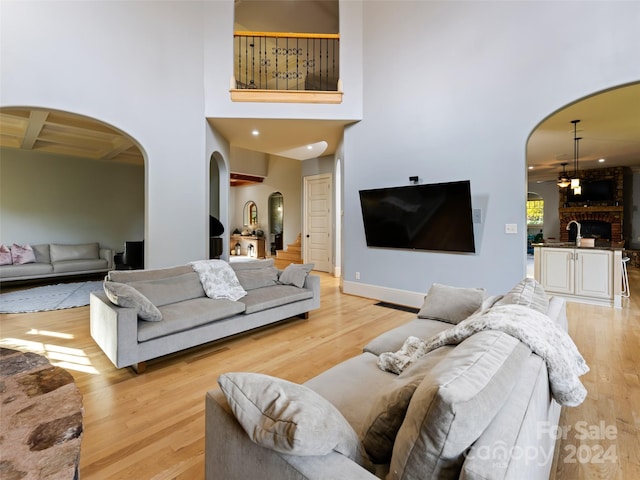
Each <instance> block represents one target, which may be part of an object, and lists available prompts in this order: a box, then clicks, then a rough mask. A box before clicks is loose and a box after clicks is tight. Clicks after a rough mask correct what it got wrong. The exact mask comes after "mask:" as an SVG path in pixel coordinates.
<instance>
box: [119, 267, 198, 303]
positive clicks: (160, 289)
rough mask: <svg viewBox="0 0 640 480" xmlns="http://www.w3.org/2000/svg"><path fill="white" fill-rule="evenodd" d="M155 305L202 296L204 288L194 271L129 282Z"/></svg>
mask: <svg viewBox="0 0 640 480" xmlns="http://www.w3.org/2000/svg"><path fill="white" fill-rule="evenodd" d="M129 285H131V286H132V287H133V288H135V289H136V290H138V291H139V292H140V293H141V294H142V295H144V296H145V297H147V298H148V299H149V301H150V302H151V303H153V304H154V305H155V306H156V307H162V306H163V305H169V304H170V303H176V302H182V301H184V300H191V299H193V298H199V297H204V296H205V293H204V289H203V288H202V283H200V278H199V277H198V274H197V273H196V272H190V273H183V274H182V275H176V276H175V277H167V278H158V279H155V280H138V281H137V282H131V283H129Z"/></svg>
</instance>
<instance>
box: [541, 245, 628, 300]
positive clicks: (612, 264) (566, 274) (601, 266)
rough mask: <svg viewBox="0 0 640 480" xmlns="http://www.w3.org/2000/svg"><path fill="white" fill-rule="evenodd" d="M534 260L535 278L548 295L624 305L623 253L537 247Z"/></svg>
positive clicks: (603, 250)
mask: <svg viewBox="0 0 640 480" xmlns="http://www.w3.org/2000/svg"><path fill="white" fill-rule="evenodd" d="M534 256H535V260H534V269H535V278H536V280H538V281H539V282H540V283H541V284H542V286H543V287H544V289H545V291H547V292H548V293H550V294H557V295H561V296H565V297H567V298H569V299H575V300H576V301H586V302H588V303H604V304H608V305H613V306H616V307H619V306H620V305H621V299H620V286H619V285H618V283H620V267H619V265H618V263H620V261H621V252H620V251H618V250H606V249H586V248H553V247H536V248H535V249H534ZM616 279H618V280H616ZM616 282H617V283H616Z"/></svg>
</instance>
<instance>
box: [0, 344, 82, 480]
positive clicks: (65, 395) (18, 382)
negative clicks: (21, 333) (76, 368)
mask: <svg viewBox="0 0 640 480" xmlns="http://www.w3.org/2000/svg"><path fill="white" fill-rule="evenodd" d="M0 405H2V415H1V424H2V430H1V431H2V435H1V438H0V465H1V466H2V469H1V472H0V473H1V475H0V476H2V478H16V479H20V478H55V479H69V480H72V479H77V478H78V462H79V460H80V441H81V438H82V414H83V409H82V395H81V394H80V392H79V390H78V388H77V387H76V384H75V382H74V380H73V377H72V376H71V374H69V372H67V371H66V370H64V369H62V368H60V367H54V366H52V365H51V364H50V363H49V361H48V360H47V358H46V357H43V356H42V355H38V354H36V353H24V352H20V351H17V350H11V349H8V348H0ZM5 475H6V477H5Z"/></svg>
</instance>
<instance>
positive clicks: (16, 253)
mask: <svg viewBox="0 0 640 480" xmlns="http://www.w3.org/2000/svg"><path fill="white" fill-rule="evenodd" d="M11 260H12V261H13V264H14V265H23V264H25V263H34V262H35V261H36V254H35V253H34V252H33V248H31V245H28V244H27V245H16V244H15V243H14V244H13V246H12V247H11Z"/></svg>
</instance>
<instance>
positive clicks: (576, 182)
mask: <svg viewBox="0 0 640 480" xmlns="http://www.w3.org/2000/svg"><path fill="white" fill-rule="evenodd" d="M579 122H580V120H571V123H573V177H571V189H572V190H573V194H574V195H581V194H582V187H581V186H580V173H579V170H578V155H579V150H578V145H579V142H580V140H582V137H578V135H577V134H578V123H579Z"/></svg>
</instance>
